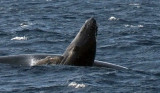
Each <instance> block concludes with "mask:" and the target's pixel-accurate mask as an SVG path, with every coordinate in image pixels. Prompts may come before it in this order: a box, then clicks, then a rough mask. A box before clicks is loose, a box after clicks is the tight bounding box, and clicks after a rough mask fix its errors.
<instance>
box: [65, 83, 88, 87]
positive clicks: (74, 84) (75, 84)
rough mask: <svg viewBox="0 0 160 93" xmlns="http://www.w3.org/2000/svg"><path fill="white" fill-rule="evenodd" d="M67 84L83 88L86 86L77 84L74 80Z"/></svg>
mask: <svg viewBox="0 0 160 93" xmlns="http://www.w3.org/2000/svg"><path fill="white" fill-rule="evenodd" d="M68 86H70V87H74V88H84V87H86V85H85V84H78V83H76V82H71V83H70V84H69V85H68Z"/></svg>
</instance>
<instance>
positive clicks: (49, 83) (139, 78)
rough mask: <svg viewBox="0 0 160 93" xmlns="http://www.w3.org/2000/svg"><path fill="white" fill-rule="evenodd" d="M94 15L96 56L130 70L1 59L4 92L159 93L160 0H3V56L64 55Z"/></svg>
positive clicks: (0, 35) (0, 78) (0, 28)
mask: <svg viewBox="0 0 160 93" xmlns="http://www.w3.org/2000/svg"><path fill="white" fill-rule="evenodd" d="M90 17H94V18H95V19H96V21H97V24H98V35H97V51H96V60H101V61H105V62H110V63H114V64H118V65H122V66H125V67H128V68H130V69H132V70H127V71H122V70H114V69H108V68H102V67H74V66H37V67H23V66H13V65H8V64H0V65H1V66H0V93H158V92H159V91H160V85H159V84H160V1H159V0H0V56H8V55H18V54H35V53H47V54H62V53H63V52H64V51H65V49H66V47H67V46H68V45H69V44H70V42H71V41H72V39H73V38H74V37H75V35H76V34H77V33H78V31H79V29H80V28H81V26H82V25H83V23H84V22H85V20H87V19H88V18H90Z"/></svg>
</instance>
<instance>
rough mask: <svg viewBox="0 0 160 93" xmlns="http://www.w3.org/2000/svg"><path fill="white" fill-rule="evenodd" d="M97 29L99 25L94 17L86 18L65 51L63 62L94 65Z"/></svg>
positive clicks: (76, 64)
mask: <svg viewBox="0 0 160 93" xmlns="http://www.w3.org/2000/svg"><path fill="white" fill-rule="evenodd" d="M97 29H98V27H97V24H96V20H95V19H94V18H90V19H88V20H86V21H85V23H84V25H83V26H82V27H81V29H80V31H79V32H78V34H77V35H76V37H75V38H74V39H73V41H72V42H71V43H70V45H69V46H68V47H67V49H66V51H65V52H64V54H63V57H64V58H63V60H62V61H61V64H65V65H75V66H92V65H93V63H94V59H95V54H96V36H97Z"/></svg>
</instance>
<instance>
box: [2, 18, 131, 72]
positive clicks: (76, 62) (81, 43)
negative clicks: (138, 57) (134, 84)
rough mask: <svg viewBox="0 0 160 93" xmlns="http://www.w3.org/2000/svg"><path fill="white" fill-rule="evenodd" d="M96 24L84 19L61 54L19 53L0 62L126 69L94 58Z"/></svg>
mask: <svg viewBox="0 0 160 93" xmlns="http://www.w3.org/2000/svg"><path fill="white" fill-rule="evenodd" d="M97 31H98V26H97V23H96V20H95V19H94V18H90V19H88V20H86V21H85V23H84V25H83V26H82V27H81V29H80V31H79V32H78V34H77V35H76V37H75V38H74V39H73V41H72V42H71V43H70V44H69V46H68V47H67V48H66V50H65V52H64V53H63V54H62V55H54V54H21V55H10V56H0V63H5V64H13V65H20V66H38V65H44V64H45V65H50V64H55V65H73V66H99V67H107V68H112V69H128V68H127V67H123V66H120V65H116V64H112V63H109V62H103V61H98V60H95V55H96V36H97Z"/></svg>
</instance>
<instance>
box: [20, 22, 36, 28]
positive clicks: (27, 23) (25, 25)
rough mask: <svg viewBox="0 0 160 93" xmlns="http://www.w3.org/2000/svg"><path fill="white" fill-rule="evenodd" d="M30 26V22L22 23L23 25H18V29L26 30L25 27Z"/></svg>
mask: <svg viewBox="0 0 160 93" xmlns="http://www.w3.org/2000/svg"><path fill="white" fill-rule="evenodd" d="M31 25H33V23H31V22H23V23H21V24H20V27H21V28H27V27H29V26H31Z"/></svg>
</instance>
